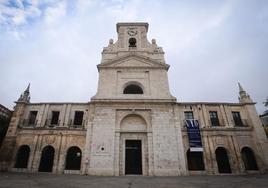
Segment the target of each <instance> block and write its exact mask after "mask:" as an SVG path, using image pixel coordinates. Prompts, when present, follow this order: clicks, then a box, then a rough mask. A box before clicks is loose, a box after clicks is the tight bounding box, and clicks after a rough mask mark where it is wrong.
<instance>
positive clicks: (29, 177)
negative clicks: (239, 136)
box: [0, 173, 268, 188]
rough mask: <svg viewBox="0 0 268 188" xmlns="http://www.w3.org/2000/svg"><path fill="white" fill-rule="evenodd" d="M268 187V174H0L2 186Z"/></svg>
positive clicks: (0, 187) (121, 187) (125, 187)
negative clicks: (103, 175)
mask: <svg viewBox="0 0 268 188" xmlns="http://www.w3.org/2000/svg"><path fill="white" fill-rule="evenodd" d="M2 187H4V188H82V187H83V188H158V187H159V188H195V187H198V188H200V187H201V188H210V187H211V188H212V187H213V188H215V187H222V188H232V187H235V188H237V187H243V188H255V187H256V188H262V187H263V188H264V187H265V188H268V175H246V176H225V175H224V176H183V177H143V176H122V177H96V176H80V175H55V174H43V173H37V174H30V173H0V188H2Z"/></svg>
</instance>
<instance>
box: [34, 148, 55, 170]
mask: <svg viewBox="0 0 268 188" xmlns="http://www.w3.org/2000/svg"><path fill="white" fill-rule="evenodd" d="M54 153H55V149H54V148H53V147H52V146H46V147H44V148H43V150H42V155H41V160H40V164H39V170H38V171H39V172H52V169H53V161H54Z"/></svg>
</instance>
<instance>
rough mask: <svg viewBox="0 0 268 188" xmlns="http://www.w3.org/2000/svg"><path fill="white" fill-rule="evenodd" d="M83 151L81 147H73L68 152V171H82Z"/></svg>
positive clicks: (66, 166)
mask: <svg viewBox="0 0 268 188" xmlns="http://www.w3.org/2000/svg"><path fill="white" fill-rule="evenodd" d="M81 158H82V151H81V150H80V148H79V147H76V146H72V147H70V148H69V149H68V150H67V155H66V165H65V169H66V170H80V167H81Z"/></svg>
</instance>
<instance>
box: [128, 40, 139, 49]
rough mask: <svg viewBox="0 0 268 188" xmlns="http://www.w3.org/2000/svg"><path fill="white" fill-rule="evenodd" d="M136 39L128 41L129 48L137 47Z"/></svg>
mask: <svg viewBox="0 0 268 188" xmlns="http://www.w3.org/2000/svg"><path fill="white" fill-rule="evenodd" d="M136 42H137V41H136V39H135V38H130V39H129V40H128V43H129V47H136Z"/></svg>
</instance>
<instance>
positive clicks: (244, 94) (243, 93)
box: [238, 82, 253, 103]
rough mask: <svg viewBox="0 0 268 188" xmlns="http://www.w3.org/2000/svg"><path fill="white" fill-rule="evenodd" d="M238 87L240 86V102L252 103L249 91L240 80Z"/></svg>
mask: <svg viewBox="0 0 268 188" xmlns="http://www.w3.org/2000/svg"><path fill="white" fill-rule="evenodd" d="M238 87H239V97H238V99H239V102H240V103H252V102H253V101H252V99H251V98H250V96H249V95H248V94H247V92H246V91H245V90H244V89H243V87H242V85H241V84H240V83H239V82H238Z"/></svg>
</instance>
